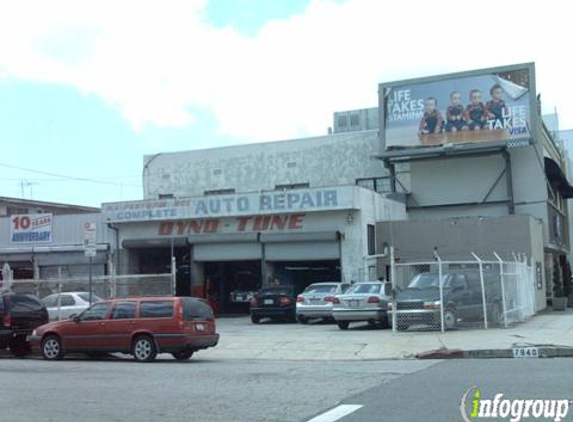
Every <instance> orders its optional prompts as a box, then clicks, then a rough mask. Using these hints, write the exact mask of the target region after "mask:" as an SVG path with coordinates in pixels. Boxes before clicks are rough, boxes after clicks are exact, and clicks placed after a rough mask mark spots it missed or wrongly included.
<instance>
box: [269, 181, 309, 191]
mask: <svg viewBox="0 0 573 422" xmlns="http://www.w3.org/2000/svg"><path fill="white" fill-rule="evenodd" d="M308 187H310V184H309V183H292V184H290V185H275V189H276V190H292V189H306V188H308Z"/></svg>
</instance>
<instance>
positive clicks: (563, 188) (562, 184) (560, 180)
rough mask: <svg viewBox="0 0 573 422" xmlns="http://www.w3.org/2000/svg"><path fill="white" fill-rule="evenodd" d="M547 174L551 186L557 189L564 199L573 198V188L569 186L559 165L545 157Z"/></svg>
mask: <svg viewBox="0 0 573 422" xmlns="http://www.w3.org/2000/svg"><path fill="white" fill-rule="evenodd" d="M545 174H546V175H547V178H548V179H549V181H550V182H551V184H552V185H553V186H555V187H557V190H559V193H560V194H561V196H563V198H565V199H569V198H573V186H571V185H570V184H569V181H568V180H567V176H565V173H563V170H562V169H561V167H559V164H557V163H556V162H555V161H554V160H553V159H551V158H549V157H545Z"/></svg>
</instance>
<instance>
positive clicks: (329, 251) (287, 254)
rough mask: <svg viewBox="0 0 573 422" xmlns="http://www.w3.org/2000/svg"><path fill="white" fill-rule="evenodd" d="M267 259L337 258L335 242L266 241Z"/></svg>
mask: <svg viewBox="0 0 573 422" xmlns="http://www.w3.org/2000/svg"><path fill="white" fill-rule="evenodd" d="M265 258H266V260H267V261H318V260H323V259H339V258H340V255H339V248H338V243H337V242H293V243H268V244H266V245H265Z"/></svg>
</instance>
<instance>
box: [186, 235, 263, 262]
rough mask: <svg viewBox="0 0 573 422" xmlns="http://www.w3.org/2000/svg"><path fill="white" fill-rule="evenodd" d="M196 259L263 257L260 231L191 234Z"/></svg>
mask: <svg viewBox="0 0 573 422" xmlns="http://www.w3.org/2000/svg"><path fill="white" fill-rule="evenodd" d="M188 240H189V243H191V244H192V245H193V259H194V260H195V261H244V260H260V259H262V257H263V254H262V247H261V244H260V243H259V242H258V241H257V240H258V233H241V234H226V235H225V234H218V235H197V236H189V238H188Z"/></svg>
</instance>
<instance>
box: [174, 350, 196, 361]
mask: <svg viewBox="0 0 573 422" xmlns="http://www.w3.org/2000/svg"><path fill="white" fill-rule="evenodd" d="M171 355H172V356H173V357H174V358H175V359H177V360H187V359H190V358H191V356H193V350H180V351H179V352H173V353H171Z"/></svg>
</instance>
